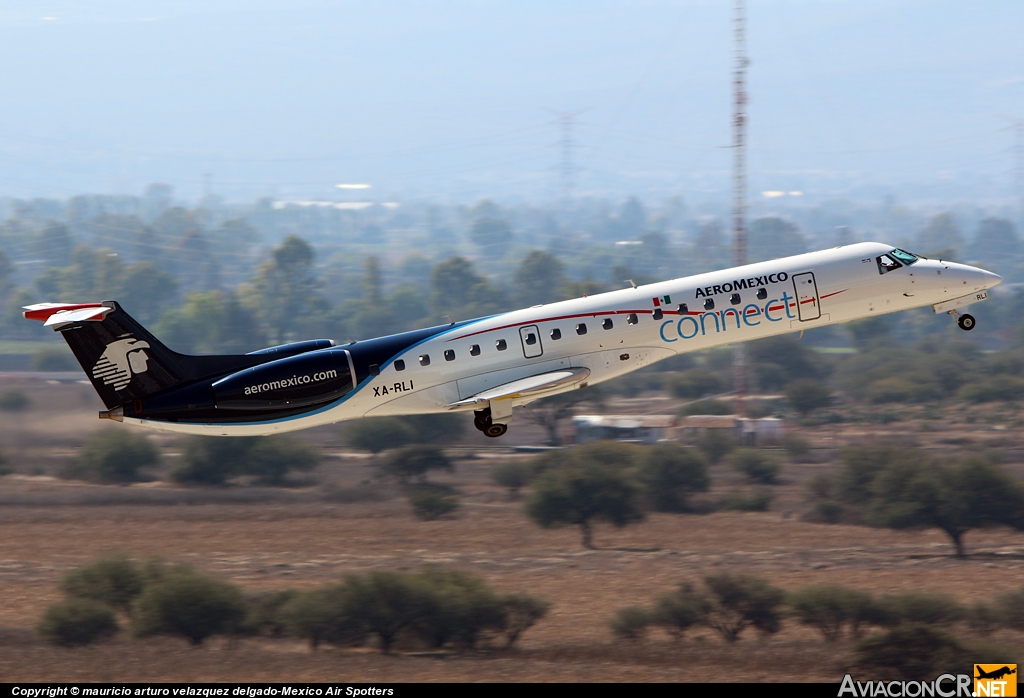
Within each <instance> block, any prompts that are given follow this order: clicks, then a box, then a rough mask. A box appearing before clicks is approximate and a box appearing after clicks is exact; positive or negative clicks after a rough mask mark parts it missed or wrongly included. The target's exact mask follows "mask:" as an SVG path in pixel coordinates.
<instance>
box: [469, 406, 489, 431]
mask: <svg viewBox="0 0 1024 698" xmlns="http://www.w3.org/2000/svg"><path fill="white" fill-rule="evenodd" d="M473 426H475V427H476V428H477V429H479V430H480V431H482V432H484V433H485V434H486V433H487V428H488V427H490V426H491V408H490V407H488V408H486V409H483V410H477V411H476V412H474V413H473Z"/></svg>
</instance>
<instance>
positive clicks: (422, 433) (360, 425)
mask: <svg viewBox="0 0 1024 698" xmlns="http://www.w3.org/2000/svg"><path fill="white" fill-rule="evenodd" d="M465 429H466V424H465V421H464V420H463V419H462V418H461V416H460V415H454V414H416V415H405V416H402V417H369V418H366V419H360V420H358V421H356V422H351V423H349V424H348V425H346V426H345V429H344V432H343V439H344V441H345V444H346V445H348V446H350V447H352V448H358V449H360V450H364V451H370V452H371V453H373V454H374V455H376V454H378V453H380V452H381V451H386V450H388V449H392V448H400V447H402V446H407V445H409V444H431V443H452V442H454V441H457V440H458V439H459V438H460V437H461V436H462V433H463V432H464V431H465Z"/></svg>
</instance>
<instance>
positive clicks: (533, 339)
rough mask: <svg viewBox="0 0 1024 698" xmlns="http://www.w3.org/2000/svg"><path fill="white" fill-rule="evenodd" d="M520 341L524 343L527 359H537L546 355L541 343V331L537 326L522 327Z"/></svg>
mask: <svg viewBox="0 0 1024 698" xmlns="http://www.w3.org/2000/svg"><path fill="white" fill-rule="evenodd" d="M519 339H520V340H522V342H523V356H525V357H526V358H528V359H535V358H537V357H538V356H540V355H541V354H543V353H544V347H543V346H541V343H540V330H539V329H537V326H536V325H527V326H526V327H520V328H519Z"/></svg>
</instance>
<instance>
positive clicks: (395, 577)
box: [344, 571, 434, 654]
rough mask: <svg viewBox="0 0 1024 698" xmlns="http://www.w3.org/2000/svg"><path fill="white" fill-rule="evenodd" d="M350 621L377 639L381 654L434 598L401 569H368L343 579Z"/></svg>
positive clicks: (416, 619) (427, 608) (385, 651)
mask: <svg viewBox="0 0 1024 698" xmlns="http://www.w3.org/2000/svg"><path fill="white" fill-rule="evenodd" d="M344 593H345V595H346V598H347V602H348V604H349V606H348V607H349V609H350V613H351V618H352V621H353V622H354V623H355V624H357V626H358V627H361V628H363V629H365V631H366V632H367V633H369V634H373V635H376V636H377V637H378V638H379V640H380V649H381V652H383V653H384V654H388V653H389V652H390V651H391V647H392V645H393V644H394V642H395V640H396V639H397V637H398V635H399V634H400V633H401V632H402V631H404V630H406V629H408V628H411V627H413V625H414V624H415V623H416V622H417V621H418V620H419V619H420V618H422V617H423V616H424V615H425V614H426V613H428V612H429V610H430V605H431V604H432V603H434V598H433V596H432V595H431V594H430V590H429V589H428V588H427V587H426V585H424V584H423V582H422V581H421V580H419V579H416V578H415V577H413V576H412V575H407V574H403V573H401V572H385V571H377V572H369V573H368V574H365V575H362V576H355V575H353V576H350V577H348V578H347V579H346V580H345V592H344Z"/></svg>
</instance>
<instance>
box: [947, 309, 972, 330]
mask: <svg viewBox="0 0 1024 698" xmlns="http://www.w3.org/2000/svg"><path fill="white" fill-rule="evenodd" d="M949 316H950V317H951V318H953V319H954V320H956V324H958V325H960V329H961V330H964V331H965V332H970V331H971V330H973V329H974V326H975V325H976V324H977V321H976V320H975V319H974V316H973V315H968V314H966V313H964V314H963V315H961V314H960V313H958V312H957V311H955V310H950V311H949Z"/></svg>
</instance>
